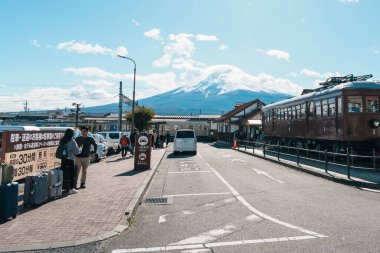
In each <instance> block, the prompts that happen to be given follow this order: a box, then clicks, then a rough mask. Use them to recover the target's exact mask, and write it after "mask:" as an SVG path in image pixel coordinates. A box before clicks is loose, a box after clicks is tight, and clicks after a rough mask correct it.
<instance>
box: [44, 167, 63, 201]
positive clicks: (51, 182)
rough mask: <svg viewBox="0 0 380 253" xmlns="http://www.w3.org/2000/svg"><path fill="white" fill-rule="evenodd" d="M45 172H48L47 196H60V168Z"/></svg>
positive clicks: (61, 175) (61, 177) (61, 176)
mask: <svg viewBox="0 0 380 253" xmlns="http://www.w3.org/2000/svg"><path fill="white" fill-rule="evenodd" d="M46 173H47V174H48V188H49V190H48V197H49V198H57V197H60V196H62V182H63V173H62V170H49V171H47V172H46Z"/></svg>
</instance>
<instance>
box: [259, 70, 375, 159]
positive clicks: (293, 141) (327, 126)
mask: <svg viewBox="0 0 380 253" xmlns="http://www.w3.org/2000/svg"><path fill="white" fill-rule="evenodd" d="M370 77H372V75H367V76H359V77H354V76H352V75H349V76H345V77H333V78H330V79H328V80H327V81H326V82H324V83H322V84H321V85H322V87H321V88H318V89H315V90H312V91H311V92H309V93H307V94H304V95H301V96H297V97H293V98H290V99H287V100H283V101H280V102H277V103H274V104H270V105H267V106H265V107H263V109H262V111H263V112H262V117H263V119H262V122H263V133H264V135H265V139H266V140H268V141H269V142H271V143H275V144H277V143H279V144H281V145H294V146H295V145H297V146H299V147H304V148H305V147H308V148H324V149H326V148H327V149H332V148H333V147H334V148H335V149H340V148H346V147H353V148H354V149H355V150H357V151H360V150H362V151H366V152H367V151H370V150H372V149H373V148H376V149H377V150H378V151H379V148H380V129H379V125H380V108H379V99H380V83H379V82H375V81H367V79H368V78H370Z"/></svg>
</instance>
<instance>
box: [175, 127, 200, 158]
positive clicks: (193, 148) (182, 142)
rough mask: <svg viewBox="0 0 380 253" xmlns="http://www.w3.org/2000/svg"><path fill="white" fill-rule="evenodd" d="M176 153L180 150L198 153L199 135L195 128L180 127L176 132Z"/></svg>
mask: <svg viewBox="0 0 380 253" xmlns="http://www.w3.org/2000/svg"><path fill="white" fill-rule="evenodd" d="M173 151H174V154H177V153H179V152H193V153H194V154H197V137H196V135H195V132H194V130H191V129H179V130H177V131H176V132H175V136H174V145H173Z"/></svg>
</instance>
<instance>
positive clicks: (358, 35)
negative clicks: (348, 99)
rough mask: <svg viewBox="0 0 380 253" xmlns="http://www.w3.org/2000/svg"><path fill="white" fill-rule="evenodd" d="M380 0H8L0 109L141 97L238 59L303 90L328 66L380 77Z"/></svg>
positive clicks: (2, 8) (257, 81)
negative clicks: (120, 93) (25, 103)
mask: <svg viewBox="0 0 380 253" xmlns="http://www.w3.org/2000/svg"><path fill="white" fill-rule="evenodd" d="M379 10H380V2H379V1H376V0H286V1H285V0H248V1H241V0H186V1H184V0H159V1H158V0H156V1H155V0H150V1H148V0H139V1H127V0H120V1H116V0H109V1H97V0H81V1H78V0H61V1H47V0H39V1H32V0H30V1H21V0H1V1H0V24H1V25H0V29H1V39H0V52H1V57H0V90H1V92H0V112H1V111H18V110H23V101H25V100H28V104H29V107H30V109H31V110H37V109H55V108H58V107H60V108H63V107H65V106H70V105H71V104H72V103H73V102H76V103H83V104H84V105H85V106H92V105H99V104H106V103H111V102H116V101H117V94H118V83H119V81H123V83H124V89H123V92H124V93H125V94H126V95H127V96H130V97H131V94H132V84H133V64H132V62H130V61H127V60H123V59H121V58H118V57H116V56H115V55H116V54H118V53H119V54H123V55H126V56H128V57H131V58H133V59H134V60H135V61H136V63H137V81H136V94H137V98H143V97H148V96H152V95H156V94H160V93H162V92H165V91H168V90H171V89H174V88H177V87H179V86H182V85H188V84H194V83H197V82H199V81H200V80H202V78H204V77H205V76H207V75H209V74H210V73H212V72H213V71H227V70H231V69H232V70H233V73H234V75H233V78H234V80H235V82H233V83H236V84H238V83H240V82H245V83H246V86H247V87H255V88H257V89H268V90H278V91H282V92H286V93H290V94H298V93H299V92H300V90H301V89H302V88H312V87H315V86H316V85H317V83H318V82H319V81H321V80H324V79H326V78H327V77H329V76H335V75H346V74H350V73H354V74H357V75H360V74H373V75H374V79H380V33H379V30H380V21H379V17H378V11H379Z"/></svg>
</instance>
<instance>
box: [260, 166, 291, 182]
mask: <svg viewBox="0 0 380 253" xmlns="http://www.w3.org/2000/svg"><path fill="white" fill-rule="evenodd" d="M252 169H253V170H254V171H255V172H256V173H257V174H259V175H264V176H266V177H268V178H270V179H272V180H274V181H276V182H279V183H280V184H285V182H283V181H281V180H278V179H275V178H273V177H272V176H271V175H269V174H268V173H267V172H264V171H261V170H258V169H255V168H252Z"/></svg>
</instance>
